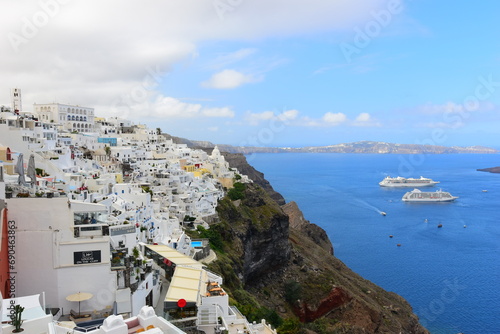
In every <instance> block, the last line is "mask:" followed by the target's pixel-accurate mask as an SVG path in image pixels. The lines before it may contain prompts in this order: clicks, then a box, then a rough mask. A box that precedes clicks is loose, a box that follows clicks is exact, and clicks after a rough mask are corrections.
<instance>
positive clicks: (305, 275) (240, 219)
mask: <svg viewBox="0 0 500 334" xmlns="http://www.w3.org/2000/svg"><path fill="white" fill-rule="evenodd" d="M226 158H227V160H228V161H229V162H230V164H231V165H232V167H236V168H238V170H240V171H241V172H242V173H245V174H246V175H248V176H249V177H250V178H252V179H254V181H255V182H254V183H253V184H249V185H246V187H245V189H244V191H243V193H242V194H241V197H240V198H241V199H238V200H236V201H232V200H230V199H229V198H228V197H226V198H225V199H223V200H222V201H221V202H220V204H219V206H218V213H219V216H220V219H221V222H220V223H219V224H217V225H213V226H212V227H211V230H213V232H214V233H213V234H212V237H213V239H211V241H213V242H212V244H214V245H215V247H214V248H216V251H217V252H218V260H217V261H216V262H214V263H212V264H211V265H210V266H209V268H210V269H211V270H214V271H216V272H219V273H221V274H222V275H223V277H224V280H225V282H224V284H225V286H226V287H227V289H228V290H229V292H230V296H231V298H232V299H233V301H234V302H235V303H236V305H237V306H238V307H239V308H240V310H242V311H243V312H244V313H245V314H246V315H247V316H248V317H249V318H250V319H252V317H253V318H254V319H255V320H258V317H259V316H267V317H268V320H269V318H272V319H274V323H275V324H277V325H279V324H281V327H280V328H281V332H282V333H305V332H308V333H428V332H427V330H426V329H425V328H423V327H422V326H421V325H420V324H419V321H418V318H417V317H416V315H415V314H413V311H412V308H411V306H410V305H409V304H408V303H407V302H406V301H405V300H404V299H403V298H402V297H400V296H399V295H397V294H394V293H391V292H387V291H385V290H383V289H382V288H380V287H378V286H376V285H375V284H373V283H371V282H370V281H367V280H365V279H363V278H362V277H360V276H359V275H357V274H356V273H354V272H352V271H351V270H350V269H349V268H347V267H346V266H345V265H344V264H343V263H342V262H341V261H340V260H338V259H337V258H335V257H334V256H333V247H332V244H331V242H330V240H329V239H328V236H327V235H326V233H325V231H324V230H323V229H321V228H320V227H319V226H317V225H315V224H311V223H310V222H308V221H307V220H306V219H305V218H304V217H303V215H302V213H301V212H300V210H299V208H298V207H297V205H296V204H295V203H293V202H291V203H288V204H284V205H280V204H279V203H282V202H284V200H283V198H282V197H281V196H279V197H278V196H277V195H276V193H275V192H274V190H272V187H271V185H269V184H268V183H267V181H265V182H264V180H265V179H264V177H263V175H262V173H259V172H257V171H255V170H254V169H253V168H252V167H251V166H249V165H248V164H247V163H246V161H245V159H244V157H243V156H240V157H236V156H231V155H226ZM261 184H262V185H263V186H261ZM263 187H266V188H263ZM268 192H270V193H271V195H272V196H273V198H271V197H270V195H269V194H268ZM274 198H278V200H277V201H276V200H275V199H274ZM281 319H285V321H284V322H283V321H281ZM271 321H273V320H271Z"/></svg>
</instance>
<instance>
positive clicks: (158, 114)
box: [109, 95, 234, 121]
mask: <svg viewBox="0 0 500 334" xmlns="http://www.w3.org/2000/svg"><path fill="white" fill-rule="evenodd" d="M109 112H110V113H111V114H113V115H116V116H120V117H126V118H129V119H131V120H139V121H143V120H144V118H145V117H146V118H154V119H164V118H170V119H180V118H194V117H211V118H212V117H216V118H220V117H223V118H232V117H234V111H232V110H231V109H230V108H229V107H222V108H206V107H204V106H202V105H201V104H198V103H186V102H182V101H180V100H179V99H176V98H173V97H169V96H163V95H158V96H156V98H154V99H153V98H150V99H147V100H145V101H144V102H142V103H133V104H130V105H127V104H126V103H116V104H115V105H114V106H113V107H112V108H111V109H109Z"/></svg>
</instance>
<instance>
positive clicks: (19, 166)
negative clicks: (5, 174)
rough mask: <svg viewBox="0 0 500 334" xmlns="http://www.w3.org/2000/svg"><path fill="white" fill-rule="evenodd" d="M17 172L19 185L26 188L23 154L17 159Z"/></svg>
mask: <svg viewBox="0 0 500 334" xmlns="http://www.w3.org/2000/svg"><path fill="white" fill-rule="evenodd" d="M15 172H16V173H17V174H19V177H18V179H17V183H18V184H20V185H23V186H26V185H27V183H26V179H25V178H24V159H23V154H22V153H19V156H18V157H17V164H16V168H15Z"/></svg>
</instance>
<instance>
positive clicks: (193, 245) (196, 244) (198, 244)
mask: <svg viewBox="0 0 500 334" xmlns="http://www.w3.org/2000/svg"><path fill="white" fill-rule="evenodd" d="M191 247H203V244H202V242H201V241H191Z"/></svg>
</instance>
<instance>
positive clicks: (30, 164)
mask: <svg viewBox="0 0 500 334" xmlns="http://www.w3.org/2000/svg"><path fill="white" fill-rule="evenodd" d="M27 174H28V176H29V177H30V179H31V187H32V188H33V187H35V186H36V168H35V156H34V155H33V154H32V155H30V160H29V162H28V170H27Z"/></svg>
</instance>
